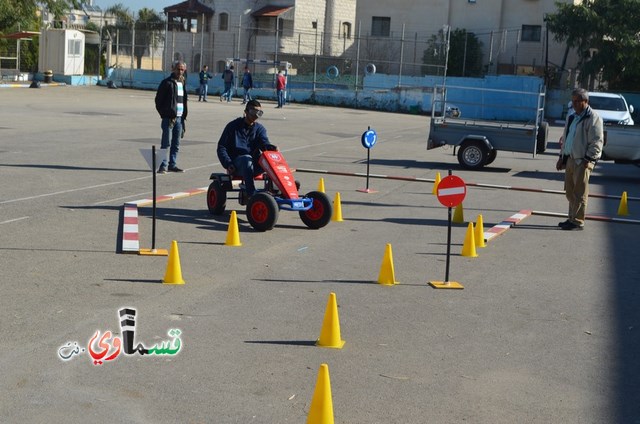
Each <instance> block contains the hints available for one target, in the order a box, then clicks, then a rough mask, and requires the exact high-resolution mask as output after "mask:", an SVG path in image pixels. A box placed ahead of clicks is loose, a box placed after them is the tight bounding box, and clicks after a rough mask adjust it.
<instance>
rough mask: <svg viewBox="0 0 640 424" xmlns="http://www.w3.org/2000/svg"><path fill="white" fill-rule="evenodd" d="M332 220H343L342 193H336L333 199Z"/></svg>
mask: <svg viewBox="0 0 640 424" xmlns="http://www.w3.org/2000/svg"><path fill="white" fill-rule="evenodd" d="M331 220H332V221H337V222H342V221H344V220H343V219H342V205H341V204H340V193H339V192H338V193H336V196H335V197H334V199H333V215H331Z"/></svg>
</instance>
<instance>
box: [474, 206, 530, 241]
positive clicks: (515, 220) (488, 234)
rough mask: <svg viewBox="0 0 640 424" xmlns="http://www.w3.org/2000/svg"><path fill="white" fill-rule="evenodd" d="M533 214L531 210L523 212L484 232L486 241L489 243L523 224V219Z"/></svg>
mask: <svg viewBox="0 0 640 424" xmlns="http://www.w3.org/2000/svg"><path fill="white" fill-rule="evenodd" d="M531 212H532V211H530V210H521V211H520V212H518V213H516V214H513V215H511V216H510V217H509V218H507V219H505V220H504V221H502V222H500V223H499V224H496V225H494V226H493V227H491V228H489V229H488V230H487V231H485V232H484V241H485V242H487V243H488V242H489V241H490V240H492V239H494V238H496V237H498V236H499V235H500V234H503V233H504V232H505V231H507V230H508V229H509V228H511V227H513V226H514V225H517V224H519V223H520V222H522V220H523V219H525V218H527V217H529V216H531Z"/></svg>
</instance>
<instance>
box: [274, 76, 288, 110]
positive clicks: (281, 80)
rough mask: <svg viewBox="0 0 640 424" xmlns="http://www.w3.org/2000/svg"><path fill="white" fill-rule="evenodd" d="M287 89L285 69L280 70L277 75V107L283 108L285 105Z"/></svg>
mask: <svg viewBox="0 0 640 424" xmlns="http://www.w3.org/2000/svg"><path fill="white" fill-rule="evenodd" d="M286 89H287V80H286V78H285V77H284V71H280V72H278V75H277V76H276V95H277V96H278V106H276V108H282V107H283V106H284V91H285V90H286Z"/></svg>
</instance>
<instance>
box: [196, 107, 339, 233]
mask: <svg viewBox="0 0 640 424" xmlns="http://www.w3.org/2000/svg"><path fill="white" fill-rule="evenodd" d="M262 114H263V111H262V107H261V105H260V102H258V101H257V100H251V101H249V102H248V103H247V106H246V108H245V111H244V116H243V117H242V118H237V119H234V120H233V121H231V122H229V123H228V124H227V126H226V127H225V128H224V130H223V132H222V135H221V136H220V140H219V141H218V149H217V153H218V159H219V160H220V163H221V164H222V166H223V167H224V168H225V169H226V170H227V172H226V174H221V173H213V174H211V179H212V180H213V182H212V183H211V185H210V186H209V190H208V193H207V206H208V207H209V211H210V212H211V213H212V214H215V215H218V214H221V213H223V212H224V210H225V207H226V200H227V192H229V191H237V190H234V188H233V184H232V181H231V180H232V179H233V178H234V177H236V178H237V177H240V178H241V179H242V181H243V183H242V184H241V185H240V190H239V201H240V204H241V205H245V204H246V206H247V219H248V221H249V223H250V224H251V226H252V227H253V228H255V229H257V230H260V231H266V230H270V229H271V228H273V226H274V225H275V223H276V221H277V218H278V211H279V209H288V210H294V211H299V213H300V218H301V219H302V221H303V222H304V223H305V224H306V225H307V226H308V227H309V228H314V229H315V228H321V227H324V226H325V225H327V224H328V223H329V220H330V219H331V214H332V207H331V203H330V202H329V199H328V198H327V196H326V195H325V194H324V193H321V192H317V191H313V192H310V193H308V194H307V195H306V196H304V197H300V196H299V195H298V188H299V184H298V183H297V181H295V180H294V178H293V175H292V173H291V170H290V169H289V166H288V165H287V163H286V161H285V160H284V157H283V156H282V154H281V153H280V152H278V151H277V150H278V148H277V147H276V146H275V145H273V144H271V143H270V142H269V138H268V137H267V130H266V128H265V127H264V126H263V125H262V124H260V123H259V122H257V120H258V118H260V117H261V116H262ZM257 180H263V181H264V189H263V190H257V189H256V186H255V181H257Z"/></svg>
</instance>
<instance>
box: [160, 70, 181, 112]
mask: <svg viewBox="0 0 640 424" xmlns="http://www.w3.org/2000/svg"><path fill="white" fill-rule="evenodd" d="M183 85H184V87H183V90H182V91H183V96H182V103H183V104H184V110H183V111H182V119H183V120H185V119H187V113H188V109H187V86H186V79H185V84H183ZM177 103H178V84H176V80H175V79H173V75H170V76H169V77H168V78H165V79H163V80H162V82H160V85H158V90H157V91H156V110H157V111H158V113H159V114H160V117H161V118H166V119H173V118H175V117H176V116H177V114H178V111H177Z"/></svg>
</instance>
